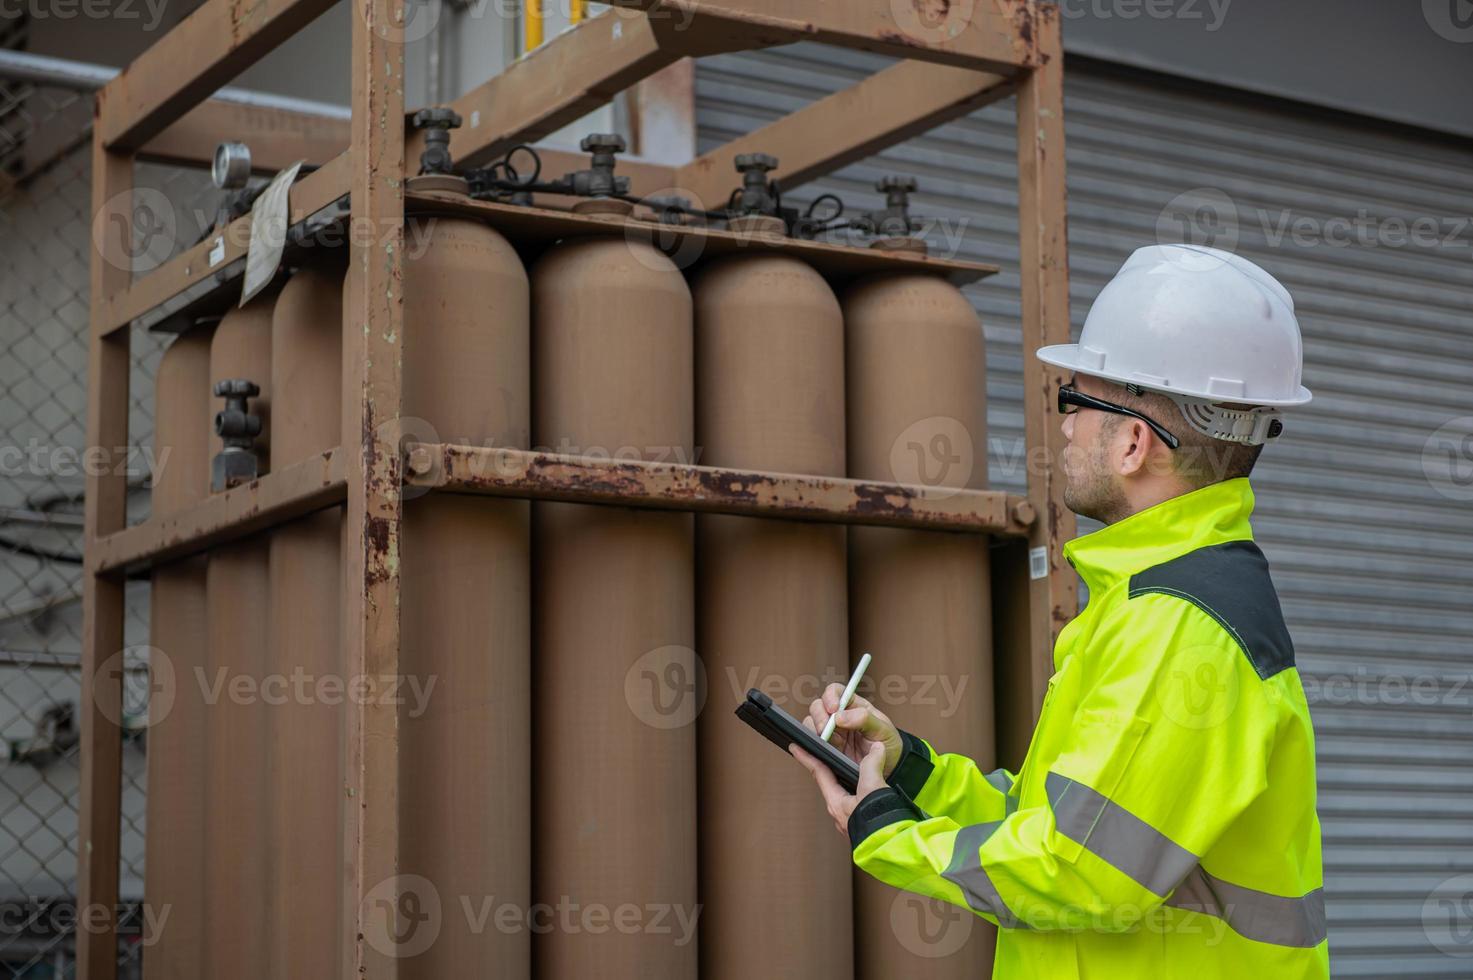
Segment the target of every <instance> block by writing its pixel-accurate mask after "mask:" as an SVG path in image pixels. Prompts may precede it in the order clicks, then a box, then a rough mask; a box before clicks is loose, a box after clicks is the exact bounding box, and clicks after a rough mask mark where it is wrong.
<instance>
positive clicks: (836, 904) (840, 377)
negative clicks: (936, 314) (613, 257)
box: [692, 253, 854, 980]
mask: <svg viewBox="0 0 1473 980" xmlns="http://www.w3.org/2000/svg"><path fill="white" fill-rule="evenodd" d="M692 292H693V293H694V297H695V329H696V440H697V444H698V445H699V446H700V447H701V454H702V455H701V463H702V464H703V465H708V466H723V467H735V468H741V469H755V470H767V471H771V472H781V473H809V474H819V475H826V476H842V475H843V473H844V451H845V450H844V398H845V396H844V328H843V319H842V315H841V313H840V309H839V303H838V301H837V300H836V299H835V297H834V293H833V291H832V290H831V289H830V288H829V286H828V284H827V283H826V282H825V281H824V279H823V277H822V276H820V275H819V274H818V273H817V272H816V271H814V270H813V268H811V267H810V266H808V265H806V264H805V263H803V262H801V261H799V260H797V259H794V258H791V257H788V256H784V255H779V254H773V253H767V254H761V253H759V254H754V255H734V256H727V257H724V258H721V259H718V260H716V261H714V262H712V263H710V264H709V265H707V266H705V267H704V268H702V269H701V270H699V272H698V273H697V275H696V277H695V279H694V281H693V285H692ZM697 528H698V542H697V554H698V556H699V566H698V574H697V581H698V592H697V622H698V624H699V642H698V644H697V650H698V652H699V653H700V655H701V658H702V660H703V661H704V664H705V669H706V673H707V683H708V685H709V692H710V693H709V701H708V703H707V705H706V708H705V710H704V711H703V712H702V713H701V715H700V721H699V726H698V740H699V762H698V765H697V770H698V772H699V793H700V868H701V901H702V903H703V906H704V908H703V910H702V913H701V976H702V977H704V978H724V977H745V976H749V975H750V974H751V972H752V970H751V956H752V954H753V950H752V939H753V937H754V936H760V937H761V941H762V944H763V946H764V947H765V948H767V949H769V950H771V951H773V954H772V955H770V956H767V957H765V958H764V960H763V969H762V972H763V973H764V974H765V975H767V976H773V977H783V978H793V980H797V978H800V977H802V978H818V977H827V978H833V980H839V978H845V980H848V978H850V977H852V976H853V971H854V966H853V963H852V961H851V959H850V957H851V954H852V944H851V937H852V909H851V905H850V879H851V876H850V872H849V869H850V860H849V854H848V847H847V846H846V845H845V842H844V841H843V839H842V838H841V837H840V836H839V835H838V834H836V833H835V832H834V826H833V821H832V819H830V818H829V816H828V814H827V813H826V812H825V811H824V808H823V803H822V800H821V798H820V797H819V794H818V790H817V787H816V786H815V785H814V782H813V779H812V777H811V776H810V775H809V774H808V773H807V772H806V771H804V770H803V769H802V768H801V767H800V766H799V765H798V764H797V763H796V762H795V761H793V760H788V761H787V762H784V761H783V760H782V759H780V758H776V757H774V756H773V755H771V754H770V750H764V749H763V748H762V747H761V746H760V745H758V744H756V742H755V741H754V740H753V738H752V733H751V732H750V731H748V730H747V728H746V726H744V725H741V724H733V721H734V720H735V719H733V717H732V713H733V711H735V709H736V705H737V704H739V703H740V702H741V701H742V700H744V699H745V696H746V692H747V689H748V688H751V687H757V688H761V689H763V690H764V691H766V692H767V693H768V694H769V695H770V696H771V697H772V699H773V701H774V703H776V704H778V705H779V706H780V707H782V708H784V709H785V710H786V711H788V712H789V713H791V714H793V715H795V716H797V717H799V718H802V717H804V716H806V715H807V713H808V706H809V703H810V702H811V701H812V700H813V699H814V698H816V697H818V696H819V694H820V693H821V692H822V690H823V686H824V684H825V683H826V682H828V681H831V680H837V681H840V682H842V681H843V680H844V675H845V674H846V673H847V665H848V660H849V643H848V626H847V621H846V612H845V607H846V602H847V600H846V594H845V593H846V582H845V541H844V529H843V527H841V526H838V525H825V524H800V523H796V522H793V521H783V520H770V519H762V518H750V517H733V516H728V515H700V516H699V517H698V518H697Z"/></svg>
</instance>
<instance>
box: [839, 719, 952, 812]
mask: <svg viewBox="0 0 1473 980" xmlns="http://www.w3.org/2000/svg"><path fill="white" fill-rule="evenodd" d="M900 741H901V743H902V744H903V745H904V746H905V747H904V749H902V750H901V752H900V761H898V762H896V763H895V768H894V770H892V771H891V773H890V776H889V778H888V779H886V780H885V781H886V782H887V783H889V784H890V785H891V786H894V787H897V788H898V789H900V790H901V791H902V792H903V793H905V795H906V796H908V797H910V798H911V799H912V800H913V799H915V798H916V797H918V796H920V795H921V790H922V789H923V788H924V787H925V785H926V780H928V779H930V778H931V772H932V771H933V770H934V769H935V768H936V767H935V766H934V765H932V763H931V748H930V746H928V745H927V744H926V743H925V742H924V741H922V740H921V739H920V738H918V737H917V736H915V735H912V734H911V733H910V732H907V731H903V730H902V731H901V732H900ZM856 812H857V811H856Z"/></svg>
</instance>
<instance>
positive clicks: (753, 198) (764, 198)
mask: <svg viewBox="0 0 1473 980" xmlns="http://www.w3.org/2000/svg"><path fill="white" fill-rule="evenodd" d="M736 169H737V173H739V174H741V175H742V186H741V189H740V190H739V191H737V201H736V204H735V205H734V206H733V208H732V210H733V211H736V212H737V213H738V214H777V207H778V204H777V193H776V185H775V184H774V183H773V182H772V181H770V180H768V179H767V175H768V173H769V172H771V171H773V170H776V169H777V157H775V156H772V155H771V154H769V153H738V154H737V158H736Z"/></svg>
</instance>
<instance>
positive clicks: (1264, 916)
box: [1166, 865, 1325, 949]
mask: <svg viewBox="0 0 1473 980" xmlns="http://www.w3.org/2000/svg"><path fill="white" fill-rule="evenodd" d="M1166 904H1167V905H1169V906H1171V907H1172V908H1174V909H1182V910H1183V911H1187V912H1200V913H1202V914H1203V915H1210V916H1214V917H1215V918H1218V919H1221V920H1222V921H1224V922H1226V923H1227V924H1228V927H1229V928H1230V929H1232V930H1233V932H1236V933H1237V934H1238V935H1240V936H1242V937H1243V938H1244V939H1253V940H1256V941H1257V942H1260V943H1272V944H1273V945H1275V946H1293V947H1296V948H1300V949H1313V948H1314V947H1315V946H1318V945H1319V944H1320V943H1322V942H1324V941H1325V893H1324V891H1323V890H1322V889H1319V888H1316V889H1315V890H1314V891H1312V892H1310V893H1309V894H1308V895H1305V896H1304V897H1303V898H1288V897H1286V896H1284V895H1271V894H1269V893H1268V892H1261V891H1256V890H1254V889H1252V888H1244V887H1243V886H1242V885H1234V884H1232V883H1231V882H1227V881H1223V880H1222V879H1221V878H1215V877H1213V876H1212V875H1210V874H1208V873H1207V872H1206V871H1204V870H1202V867H1201V866H1200V865H1198V866H1197V867H1196V868H1194V869H1192V873H1191V874H1189V875H1187V879H1186V881H1183V882H1182V883H1181V887H1179V888H1177V890H1176V892H1175V893H1174V894H1173V895H1172V896H1171V897H1170V898H1168V899H1167V900H1166Z"/></svg>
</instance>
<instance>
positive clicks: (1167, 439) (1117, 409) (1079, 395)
mask: <svg viewBox="0 0 1473 980" xmlns="http://www.w3.org/2000/svg"><path fill="white" fill-rule="evenodd" d="M1081 408H1094V409H1098V410H1099V411H1101V412H1113V413H1114V414H1116V415H1127V416H1129V417H1130V418H1133V419H1140V420H1141V421H1142V422H1144V423H1146V424H1147V425H1149V426H1150V427H1151V431H1152V432H1154V433H1156V435H1157V436H1158V437H1160V439H1161V441H1162V442H1164V443H1166V445H1167V446H1169V447H1170V448H1172V449H1175V448H1177V447H1178V446H1180V445H1181V441H1180V440H1179V439H1177V438H1176V436H1174V435H1172V434H1171V433H1170V432H1167V431H1166V428H1165V427H1164V426H1162V425H1160V424H1159V423H1158V422H1156V421H1155V420H1154V419H1149V418H1146V416H1144V415H1142V414H1141V413H1140V412H1137V411H1135V410H1134V409H1130V408H1126V407H1125V406H1124V405H1116V404H1115V403H1114V402H1107V401H1105V400H1104V399H1102V398H1095V397H1094V396H1093V395H1086V394H1085V393H1084V392H1082V391H1080V390H1079V389H1078V388H1075V387H1074V386H1073V385H1067V384H1064V385H1059V414H1060V415H1068V414H1070V413H1071V412H1075V411H1078V410H1079V409H1081Z"/></svg>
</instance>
